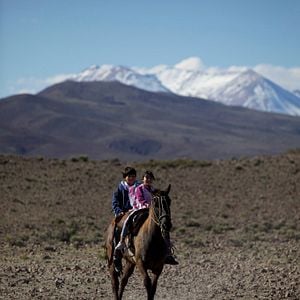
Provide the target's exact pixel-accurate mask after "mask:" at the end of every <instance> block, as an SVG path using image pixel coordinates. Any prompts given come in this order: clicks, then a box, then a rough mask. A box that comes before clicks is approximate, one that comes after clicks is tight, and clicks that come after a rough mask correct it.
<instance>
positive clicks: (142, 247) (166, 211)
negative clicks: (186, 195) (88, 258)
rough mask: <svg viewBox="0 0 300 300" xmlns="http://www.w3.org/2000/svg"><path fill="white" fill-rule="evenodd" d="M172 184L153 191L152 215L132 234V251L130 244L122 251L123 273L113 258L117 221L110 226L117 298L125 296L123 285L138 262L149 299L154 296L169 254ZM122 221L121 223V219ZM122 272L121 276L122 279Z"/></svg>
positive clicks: (111, 264)
mask: <svg viewBox="0 0 300 300" xmlns="http://www.w3.org/2000/svg"><path fill="white" fill-rule="evenodd" d="M170 188H171V186H170V185H169V187H168V189H167V190H166V191H158V192H156V193H155V194H154V195H153V200H152V203H151V206H150V208H149V215H148V217H147V219H146V221H145V222H144V223H143V225H142V226H141V228H140V229H139V231H138V233H137V235H136V236H134V238H133V246H134V250H133V251H131V250H130V248H129V249H127V250H126V251H125V252H124V254H123V262H124V261H125V266H124V268H123V272H122V273H121V274H120V273H118V272H117V271H116V269H115V266H114V261H113V251H114V246H113V233H114V230H115V226H116V225H115V222H114V221H113V222H112V223H111V224H110V225H109V227H108V230H107V238H106V244H105V247H106V254H107V258H108V269H109V272H110V276H111V283H112V290H113V294H114V297H115V299H116V300H119V299H122V296H123V292H124V289H125V287H126V285H127V282H128V279H129V277H130V276H131V275H132V273H133V271H134V269H135V266H137V268H138V270H139V271H140V273H141V275H142V277H143V283H144V286H145V288H146V290H147V295H148V299H154V295H155V292H156V287H157V281H158V278H159V276H160V274H161V272H162V270H163V267H164V261H165V258H166V256H167V254H168V249H167V247H168V246H167V243H166V241H165V238H166V236H167V235H168V234H169V231H170V229H171V227H172V223H171V212H170V204H171V199H170V198H169V192H170ZM120 223H122V221H121V222H120ZM118 226H119V225H118ZM133 252H134V254H133ZM148 270H151V271H152V276H151V277H152V278H151V277H150V276H149V274H148ZM119 276H121V278H120V282H119Z"/></svg>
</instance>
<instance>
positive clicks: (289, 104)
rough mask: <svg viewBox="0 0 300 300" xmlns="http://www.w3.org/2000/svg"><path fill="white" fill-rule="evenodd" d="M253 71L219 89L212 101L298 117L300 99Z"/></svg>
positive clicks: (243, 73) (299, 113)
mask: <svg viewBox="0 0 300 300" xmlns="http://www.w3.org/2000/svg"><path fill="white" fill-rule="evenodd" d="M297 98H298V97H296V96H295V95H294V94H292V93H290V92H289V91H287V90H285V89H283V88H282V87H280V86H279V85H277V84H275V83H274V82H272V81H270V80H268V79H267V78H265V77H263V76H261V75H260V74H258V73H256V72H255V71H253V70H247V71H245V72H242V73H241V74H240V75H239V76H237V77H236V78H234V79H233V80H232V81H230V82H229V83H227V84H226V85H225V86H223V87H220V88H219V89H218V90H217V91H216V92H215V94H214V95H213V97H212V100H216V101H219V102H222V103H224V104H227V105H235V106H243V107H247V108H250V109H255V110H260V111H268V112H276V113H283V114H289V115H300V99H299V98H298V99H297Z"/></svg>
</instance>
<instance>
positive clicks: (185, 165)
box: [0, 151, 300, 299]
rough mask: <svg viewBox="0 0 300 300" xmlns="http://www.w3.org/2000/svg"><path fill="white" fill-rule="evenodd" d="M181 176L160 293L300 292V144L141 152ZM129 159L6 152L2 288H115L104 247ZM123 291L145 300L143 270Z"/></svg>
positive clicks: (18, 292) (19, 291) (13, 292)
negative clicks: (232, 151)
mask: <svg viewBox="0 0 300 300" xmlns="http://www.w3.org/2000/svg"><path fill="white" fill-rule="evenodd" d="M131 165H132V166H134V167H136V168H137V170H138V175H139V176H141V175H142V172H143V171H144V170H146V169H150V170H152V171H153V172H154V174H155V176H156V178H157V180H156V182H155V185H156V187H158V188H162V189H163V188H165V187H167V185H168V184H169V183H171V184H172V190H171V193H170V196H171V199H172V217H173V218H172V222H173V225H174V228H173V231H172V233H171V236H172V240H173V242H174V244H175V246H176V256H177V259H178V261H179V262H180V264H179V265H178V266H167V265H166V266H165V268H164V271H163V273H162V275H161V277H160V280H159V283H158V289H157V293H156V299H300V151H290V152H288V153H286V154H283V155H279V156H273V157H254V158H244V159H231V160H224V161H223V160H220V161H188V160H178V161H149V162H147V163H131ZM125 166H126V164H125V163H121V162H119V161H118V160H117V159H115V160H109V161H91V160H89V159H88V158H87V157H85V156H82V157H75V158H72V159H69V160H56V159H45V158H42V157H38V158H21V157H15V156H0V207H1V210H0V214H1V215H0V299H112V293H111V286H110V278H109V276H108V272H107V269H106V261H105V258H104V252H103V248H102V244H103V238H104V231H105V228H106V226H107V224H108V222H109V221H110V219H111V217H112V213H111V208H110V201H111V194H112V191H113V189H114V188H115V186H116V185H117V183H118V181H119V180H120V179H121V171H122V170H123V169H124V167H125ZM124 299H146V294H145V289H144V287H143V284H142V281H141V277H140V276H139V274H138V271H136V272H135V273H134V275H133V276H132V277H131V278H130V281H129V283H128V286H127V288H126V290H125V293H124Z"/></svg>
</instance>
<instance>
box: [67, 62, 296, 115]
mask: <svg viewBox="0 0 300 300" xmlns="http://www.w3.org/2000/svg"><path fill="white" fill-rule="evenodd" d="M69 79H70V80H74V81H119V82H121V83H124V84H126V85H132V86H135V87H137V88H140V89H143V90H147V91H151V92H172V93H175V94H179V95H182V96H192V97H198V98H204V99H209V100H213V101H217V102H222V103H224V104H226V105H235V106H243V107H247V108H250V109H255V110H261V111H267V112H276V113H283V114H289V115H295V116H300V96H298V95H299V91H298V92H297V91H296V92H289V91H287V90H285V89H284V88H282V87H280V86H279V85H277V84H276V83H274V82H272V81H270V80H269V79H267V78H265V77H263V76H261V75H260V74H258V73H256V72H254V71H253V70H251V69H247V68H245V67H230V68H227V69H220V68H206V67H205V66H204V65H203V63H202V61H201V60H200V59H199V58H197V57H191V58H188V59H185V60H183V61H181V62H179V63H178V64H175V65H174V66H167V65H158V66H155V67H153V68H150V69H145V68H128V67H123V66H113V65H102V66H100V67H99V66H92V67H90V68H88V69H86V70H84V71H82V72H81V73H79V74H75V75H73V76H72V77H70V78H69ZM297 93H298V94H297Z"/></svg>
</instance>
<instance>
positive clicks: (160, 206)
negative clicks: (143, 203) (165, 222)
mask: <svg viewBox="0 0 300 300" xmlns="http://www.w3.org/2000/svg"><path fill="white" fill-rule="evenodd" d="M156 200H157V201H158V213H156V211H155V207H154V206H153V207H152V210H153V216H151V219H152V220H153V222H154V223H155V224H156V225H158V226H159V227H160V230H161V232H162V234H163V235H164V232H168V231H167V230H166V229H164V228H162V226H161V220H162V219H163V218H165V217H169V218H171V214H170V208H169V205H167V200H166V196H153V199H152V201H153V203H152V205H154V201H156ZM163 202H165V203H166V205H165V209H164V210H163ZM163 212H164V213H163Z"/></svg>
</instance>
